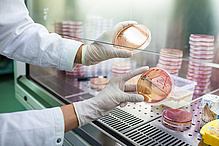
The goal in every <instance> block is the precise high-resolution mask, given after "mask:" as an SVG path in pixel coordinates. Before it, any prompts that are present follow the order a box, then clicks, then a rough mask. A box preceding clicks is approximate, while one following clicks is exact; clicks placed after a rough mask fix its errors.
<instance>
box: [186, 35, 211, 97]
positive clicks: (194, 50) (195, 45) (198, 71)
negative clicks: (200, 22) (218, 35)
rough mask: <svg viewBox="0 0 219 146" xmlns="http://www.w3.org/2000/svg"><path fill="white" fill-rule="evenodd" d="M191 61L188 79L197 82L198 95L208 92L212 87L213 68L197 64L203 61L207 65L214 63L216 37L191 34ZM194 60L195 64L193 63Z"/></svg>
mask: <svg viewBox="0 0 219 146" xmlns="http://www.w3.org/2000/svg"><path fill="white" fill-rule="evenodd" d="M189 44H190V54H189V56H190V59H191V62H189V68H188V73H187V79H189V80H193V81H196V82H197V85H196V87H195V93H196V94H203V93H206V92H207V88H208V86H209V85H210V77H211V73H212V68H211V67H206V66H204V65H201V64H199V63H197V61H202V62H206V63H211V62H213V58H214V36H212V35H203V34H191V35H190V37H189ZM192 60H194V61H195V62H193V63H192Z"/></svg>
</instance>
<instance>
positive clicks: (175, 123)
mask: <svg viewBox="0 0 219 146" xmlns="http://www.w3.org/2000/svg"><path fill="white" fill-rule="evenodd" d="M162 124H163V125H164V126H166V127H168V128H170V129H172V130H176V131H184V130H188V129H189V128H191V124H192V115H191V113H189V112H187V111H185V110H182V109H172V108H170V109H166V110H164V111H163V113H162Z"/></svg>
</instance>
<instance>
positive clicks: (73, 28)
mask: <svg viewBox="0 0 219 146" xmlns="http://www.w3.org/2000/svg"><path fill="white" fill-rule="evenodd" d="M55 33H58V34H60V35H61V36H62V37H63V38H66V39H72V40H76V41H80V42H83V40H82V39H80V38H82V37H83V24H82V22H81V21H62V22H58V23H55Z"/></svg>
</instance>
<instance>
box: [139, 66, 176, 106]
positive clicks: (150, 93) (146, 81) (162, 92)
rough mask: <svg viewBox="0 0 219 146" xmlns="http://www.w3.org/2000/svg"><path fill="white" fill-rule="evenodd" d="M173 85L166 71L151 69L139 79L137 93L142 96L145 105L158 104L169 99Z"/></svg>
mask: <svg viewBox="0 0 219 146" xmlns="http://www.w3.org/2000/svg"><path fill="white" fill-rule="evenodd" d="M173 84H174V83H173V80H172V78H171V76H170V74H169V73H168V72H167V71H165V70H164V69H160V68H151V69H149V70H147V71H146V72H144V73H143V74H142V75H141V77H140V78H139V80H138V83H137V92H138V94H141V95H143V96H144V101H145V102H147V103H154V104H155V103H160V102H164V101H166V100H167V99H168V98H169V97H170V94H171V92H172V89H173V86H174V85H173Z"/></svg>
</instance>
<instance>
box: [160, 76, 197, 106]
mask: <svg viewBox="0 0 219 146" xmlns="http://www.w3.org/2000/svg"><path fill="white" fill-rule="evenodd" d="M171 77H172V79H173V82H174V87H173V91H172V93H171V95H170V98H169V99H168V100H167V101H166V102H164V103H163V105H166V106H168V107H171V108H181V107H183V106H186V105H189V104H190V103H191V101H192V97H193V93H194V89H195V86H196V84H197V83H196V82H195V81H191V80H188V79H185V78H181V77H177V76H173V75H172V76H171Z"/></svg>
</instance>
